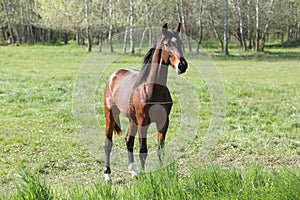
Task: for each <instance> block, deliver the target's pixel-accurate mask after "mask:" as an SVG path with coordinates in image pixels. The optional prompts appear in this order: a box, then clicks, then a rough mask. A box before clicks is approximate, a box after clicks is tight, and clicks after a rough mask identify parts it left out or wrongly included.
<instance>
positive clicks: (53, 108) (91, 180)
mask: <svg viewBox="0 0 300 200" xmlns="http://www.w3.org/2000/svg"><path fill="white" fill-rule="evenodd" d="M0 52H1V53H0V74H1V76H0V199H12V198H15V199H199V198H201V199H299V198H300V197H299V189H298V188H300V185H299V183H300V180H299V179H300V175H299V173H300V171H299V165H300V142H299V141H300V123H299V121H300V120H299V118H300V109H299V108H300V103H299V96H300V66H299V55H300V48H282V49H280V48H275V47H272V48H268V49H266V53H258V54H256V53H253V52H246V53H244V52H241V51H239V50H232V51H231V55H230V56H228V57H224V56H222V55H219V53H218V52H217V50H214V49H209V52H210V53H211V54H212V59H213V63H214V64H215V66H216V67H217V69H218V71H219V73H220V75H221V77H222V82H223V85H224V88H225V95H226V98H225V103H226V113H225V118H224V128H223V131H221V132H219V133H218V135H217V138H216V141H215V144H214V145H212V146H211V148H210V151H209V153H208V154H207V155H206V156H205V157H199V151H200V150H201V147H202V146H203V145H204V144H205V140H206V138H205V135H206V134H207V131H208V128H209V124H210V120H211V117H212V115H213V111H212V102H211V96H210V93H209V91H208V88H207V85H206V83H205V81H204V80H203V77H201V75H199V73H198V72H197V71H195V66H194V68H193V66H190V69H189V71H188V72H187V73H186V74H185V75H183V76H179V77H178V76H177V75H176V74H175V73H174V72H172V71H171V70H170V74H169V75H170V77H169V87H170V90H171V93H172V96H173V99H174V101H175V105H174V107H173V109H172V114H171V125H170V129H169V133H168V136H167V143H168V142H172V139H173V138H176V134H177V133H178V132H179V131H181V130H180V128H179V127H178V126H179V125H178V124H180V123H188V122H189V121H191V122H193V121H192V120H189V118H188V119H185V118H184V119H183V120H185V121H182V118H181V117H182V116H181V114H182V112H183V111H182V107H181V106H180V105H179V102H180V100H181V98H182V97H181V96H180V95H181V94H182V93H183V90H184V89H185V88H186V87H184V86H185V85H188V86H189V89H192V91H193V96H196V97H197V99H196V101H191V100H189V101H187V104H188V106H187V107H191V108H193V107H194V106H195V102H197V105H198V106H199V120H200V122H199V124H198V127H197V132H196V133H195V130H185V132H184V133H186V134H188V135H189V137H191V135H190V133H192V134H195V138H194V141H189V140H187V142H188V145H187V146H186V147H185V148H184V154H182V155H181V156H180V158H178V159H176V162H175V163H173V164H171V165H170V166H168V167H167V168H165V169H162V170H159V171H154V172H151V173H145V174H142V175H141V176H140V177H139V179H138V180H131V179H130V176H129V174H127V173H124V172H122V171H121V170H114V169H113V174H112V177H113V183H112V185H109V184H108V185H107V184H105V183H103V167H104V162H103V160H102V159H99V158H97V159H96V158H95V157H94V156H93V152H92V153H91V152H90V149H89V148H88V145H87V144H86V141H84V140H83V139H82V135H81V133H80V131H79V130H78V129H77V128H76V126H77V124H76V121H75V120H74V117H73V113H72V106H73V105H72V103H73V99H72V94H73V88H74V84H75V82H76V80H78V76H79V75H78V71H79V69H80V67H82V66H87V65H89V64H90V63H92V64H93V65H95V67H98V66H99V67H103V63H104V60H109V59H112V58H116V60H114V62H113V63H112V64H110V65H109V67H108V68H105V70H104V73H103V74H102V75H101V76H100V77H98V80H96V81H97V85H98V86H97V88H96V96H95V97H89V98H91V99H92V100H93V102H94V105H93V108H94V109H95V110H92V111H95V113H94V114H95V116H96V120H97V125H96V127H97V129H99V131H100V133H101V134H104V133H103V131H104V123H105V122H104V117H103V106H102V98H103V97H102V93H103V92H102V91H103V88H104V86H105V81H106V79H107V78H108V76H109V75H110V74H111V72H112V71H114V70H116V69H118V68H138V67H139V66H140V63H141V61H142V58H141V57H137V56H129V55H127V56H121V55H117V56H112V55H110V54H107V53H103V54H98V53H96V52H94V53H92V54H87V53H86V52H85V50H84V49H81V48H77V47H75V46H73V45H72V44H71V45H67V46H39V45H36V46H8V47H0ZM216 52H217V53H216ZM188 54H189V53H187V57H189V59H190V61H191V63H192V61H193V59H194V60H197V59H198V57H197V56H195V55H193V54H192V53H190V54H189V55H188ZM101 64H102V65H101ZM96 69H97V68H96ZM197 123H198V122H197V121H195V124H197ZM122 126H123V127H122V128H123V130H124V131H126V126H127V123H126V119H124V118H122ZM114 141H115V147H116V148H120V149H122V150H123V151H124V156H123V157H124V160H122V162H124V163H126V151H125V144H124V133H123V136H121V137H115V138H114ZM96 142H97V141H96ZM148 143H149V149H150V151H151V152H155V149H156V135H155V129H154V127H151V128H150V131H149V140H148ZM102 145H103V144H99V146H100V147H99V149H100V150H102ZM136 146H138V145H137V142H136ZM136 148H137V147H136ZM136 151H137V149H136ZM122 165H123V164H122ZM24 166H25V167H24ZM123 168H125V169H126V168H127V166H126V165H124V166H123Z"/></svg>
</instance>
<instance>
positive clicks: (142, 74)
mask: <svg viewBox="0 0 300 200" xmlns="http://www.w3.org/2000/svg"><path fill="white" fill-rule="evenodd" d="M154 51H155V47H152V48H151V49H149V51H148V52H147V54H146V55H145V57H144V61H143V65H142V68H141V70H140V71H139V74H138V77H137V80H136V82H135V85H136V86H137V87H138V86H139V85H140V84H142V83H143V82H145V81H146V79H147V77H148V76H149V73H150V67H151V63H152V58H153V54H154Z"/></svg>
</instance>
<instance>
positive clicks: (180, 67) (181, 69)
mask: <svg viewBox="0 0 300 200" xmlns="http://www.w3.org/2000/svg"><path fill="white" fill-rule="evenodd" d="M187 68H188V64H187V62H186V60H185V59H184V58H180V62H179V64H178V74H183V73H184V72H186V70H187Z"/></svg>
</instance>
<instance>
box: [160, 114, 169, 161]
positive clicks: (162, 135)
mask: <svg viewBox="0 0 300 200" xmlns="http://www.w3.org/2000/svg"><path fill="white" fill-rule="evenodd" d="M168 128H169V116H167V118H166V119H165V121H164V123H163V124H162V123H160V122H158V123H157V130H158V133H157V142H158V149H157V155H158V159H159V161H160V164H161V165H163V156H164V145H165V138H166V134H167V131H168Z"/></svg>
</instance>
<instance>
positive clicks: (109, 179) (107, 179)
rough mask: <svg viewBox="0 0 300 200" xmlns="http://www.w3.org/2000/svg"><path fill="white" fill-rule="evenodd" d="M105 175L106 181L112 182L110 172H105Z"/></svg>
mask: <svg viewBox="0 0 300 200" xmlns="http://www.w3.org/2000/svg"><path fill="white" fill-rule="evenodd" d="M104 176H105V181H106V182H111V178H110V174H104Z"/></svg>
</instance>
